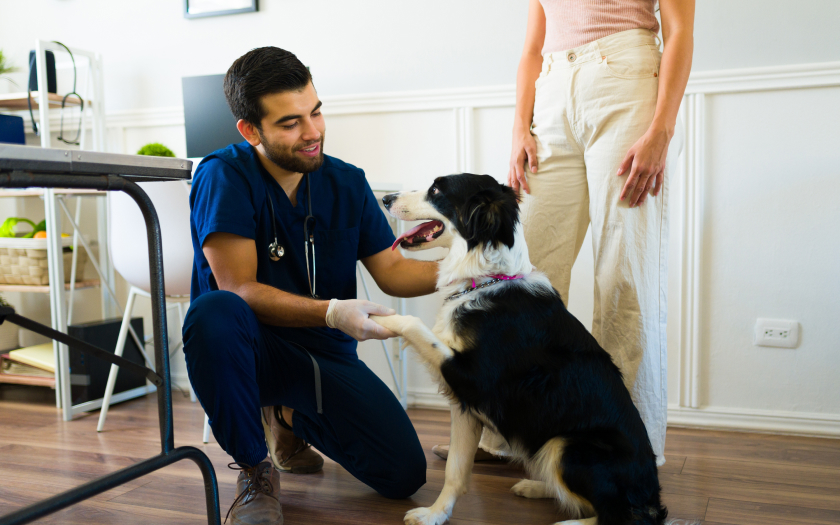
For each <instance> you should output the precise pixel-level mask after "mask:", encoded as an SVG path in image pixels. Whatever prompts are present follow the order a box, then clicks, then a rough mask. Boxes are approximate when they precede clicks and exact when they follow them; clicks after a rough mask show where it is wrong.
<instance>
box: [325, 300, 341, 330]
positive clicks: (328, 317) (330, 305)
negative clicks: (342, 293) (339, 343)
mask: <svg viewBox="0 0 840 525" xmlns="http://www.w3.org/2000/svg"><path fill="white" fill-rule="evenodd" d="M325 302H326V305H327V309H326V311H325V312H324V322H326V323H327V326H328V327H329V328H335V327H336V326H335V308H336V305H337V304H338V299H335V298H333V299H330V300H329V301H325Z"/></svg>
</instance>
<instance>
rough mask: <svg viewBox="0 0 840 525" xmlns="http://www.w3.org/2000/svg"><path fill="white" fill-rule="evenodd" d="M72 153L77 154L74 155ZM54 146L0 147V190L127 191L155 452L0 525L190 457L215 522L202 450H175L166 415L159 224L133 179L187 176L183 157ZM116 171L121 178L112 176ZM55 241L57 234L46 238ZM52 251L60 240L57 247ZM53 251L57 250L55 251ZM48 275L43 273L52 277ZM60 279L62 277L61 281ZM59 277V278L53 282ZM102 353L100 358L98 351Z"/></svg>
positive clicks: (12, 317) (1, 314) (80, 346)
mask: <svg viewBox="0 0 840 525" xmlns="http://www.w3.org/2000/svg"><path fill="white" fill-rule="evenodd" d="M76 155H78V157H76ZM68 157H69V156H67V155H66V154H65V153H64V152H63V151H62V150H50V149H41V148H27V147H21V146H0V187H8V188H31V187H41V188H80V189H95V190H100V191H123V192H125V193H127V194H128V195H129V196H131V197H132V198H133V199H134V201H135V202H136V203H137V205H138V206H139V207H140V210H141V211H142V213H143V218H144V220H145V222H146V232H147V239H148V244H149V269H150V273H151V296H152V297H151V298H152V324H153V332H154V349H155V369H156V370H155V371H152V370H149V369H146V368H144V367H140V366H139V365H135V366H136V368H135V370H134V371H135V372H138V371H139V370H138V369H140V368H142V369H143V371H142V372H141V373H143V374H144V375H145V376H146V377H148V378H149V379H150V380H152V381H153V382H154V383H156V384H158V385H159V386H158V389H157V401H158V417H159V420H160V441H161V453H160V454H158V455H156V456H154V457H151V458H149V459H146V460H143V461H141V462H139V463H136V464H134V465H132V466H130V467H127V468H124V469H121V470H118V471H116V472H113V473H111V474H108V475H106V476H103V477H101V478H99V479H96V480H93V481H90V482H88V483H85V484H83V485H81V486H78V487H76V488H74V489H71V490H69V491H66V492H63V493H61V494H58V495H55V496H53V497H50V498H47V499H44V500H41V501H39V502H37V503H34V504H32V505H29V506H27V507H24V508H22V509H18V510H16V511H14V512H12V513H10V514H7V515H5V516H0V525H13V524H14V525H17V524H22V523H29V522H31V521H34V520H36V519H38V518H41V517H43V516H46V515H48V514H51V513H53V512H56V511H58V510H61V509H63V508H66V507H68V506H70V505H73V504H75V503H78V502H80V501H83V500H85V499H88V498H91V497H93V496H95V495H97V494H100V493H102V492H105V491H107V490H110V489H112V488H114V487H117V486H119V485H122V484H124V483H127V482H129V481H131V480H133V479H136V478H138V477H140V476H144V475H146V474H149V473H151V472H154V471H156V470H159V469H161V468H163V467H166V466H167V465H170V464H172V463H175V462H177V461H180V460H182V459H190V460H192V461H194V462H195V463H196V464H197V465H198V467H199V468H200V469H201V473H202V475H203V477H204V492H205V499H206V504H207V521H208V523H209V524H211V525H212V524H216V525H218V524H219V523H220V519H221V516H220V513H219V489H218V483H217V481H216V472H215V470H214V469H213V464H212V463H211V462H210V459H209V458H208V457H207V455H206V454H204V452H202V451H201V450H199V449H197V448H195V447H189V446H184V447H178V448H175V438H174V428H173V420H172V392H171V382H170V377H169V348H168V347H169V341H168V337H167V333H168V332H167V326H166V302H165V292H164V280H163V251H162V244H161V233H160V223H159V221H158V217H157V212H155V208H154V206H153V205H152V202H151V200H150V199H149V197H148V195H147V194H146V192H144V191H143V189H142V188H140V186H138V185H137V184H136V183H135V181H142V180H148V181H152V180H175V179H188V178H189V177H190V166H191V163H190V162H189V161H185V160H180V159H159V158H149V157H146V158H141V157H137V156H133V155H117V154H108V153H91V152H84V154H83V155H82V154H79V153H78V152H73V157H70V158H68ZM114 173H120V174H121V175H114ZM52 240H53V241H54V242H56V243H60V242H61V239H60V236H52ZM58 249H59V250H60V244H59V246H58ZM59 253H60V252H59ZM54 277H55V276H53V275H51V276H50V279H51V280H52V279H53V278H54ZM62 280H63V279H62ZM58 282H61V281H58ZM2 320H6V321H8V322H12V323H15V324H19V325H20V326H23V327H24V328H27V329H30V330H33V331H36V332H38V333H41V334H43V335H46V336H48V337H51V338H53V339H56V340H60V341H61V342H62V343H64V344H66V345H68V346H69V347H70V348H71V349H73V350H76V351H83V352H86V353H88V354H91V355H94V356H96V357H100V358H103V359H106V360H108V361H111V362H112V363H115V364H119V365H120V366H125V367H126V369H128V368H129V367H128V366H127V365H126V363H128V361H124V360H122V358H118V357H116V356H114V355H113V354H108V353H107V352H105V351H104V350H100V349H96V348H95V347H92V346H91V345H89V344H86V343H84V342H83V341H80V340H77V339H74V338H72V337H70V336H67V335H66V334H63V333H61V332H57V331H55V330H52V329H51V328H49V327H46V326H44V325H41V324H39V323H36V322H34V321H31V320H28V319H26V318H23V317H21V316H18V315H17V314H15V313H14V311H13V310H12V309H11V308H7V309H2V310H0V322H2ZM103 354H104V355H103Z"/></svg>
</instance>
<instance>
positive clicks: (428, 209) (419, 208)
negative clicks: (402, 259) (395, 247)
mask: <svg viewBox="0 0 840 525" xmlns="http://www.w3.org/2000/svg"><path fill="white" fill-rule="evenodd" d="M388 213H389V214H390V215H391V216H392V217H396V218H397V219H400V220H403V221H438V222H440V223H441V224H443V233H441V234H440V235H439V236H438V237H436V238H434V239H432V240H430V241H426V242H421V243H417V244H407V243H402V244H400V247H402V248H403V249H406V250H414V251H417V250H428V249H429V248H449V247H450V246H451V245H452V239H453V237H452V231H453V230H454V228H453V226H452V223H451V222H450V221H449V219H447V218H446V217H444V216H443V215H442V214H441V213H440V212H439V211H437V210H436V209H435V208H434V206H432V205H431V203H429V201H428V200H426V192H425V191H410V192H406V193H398V194H397V197H396V199H395V200H394V201H393V202H392V203H391V206H390V207H389V208H388Z"/></svg>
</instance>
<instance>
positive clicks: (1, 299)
mask: <svg viewBox="0 0 840 525" xmlns="http://www.w3.org/2000/svg"><path fill="white" fill-rule="evenodd" d="M0 306H5V307H7V308H14V307H13V306H12V305H10V304H9V301H7V300H6V298H5V297H3V296H2V295H0Z"/></svg>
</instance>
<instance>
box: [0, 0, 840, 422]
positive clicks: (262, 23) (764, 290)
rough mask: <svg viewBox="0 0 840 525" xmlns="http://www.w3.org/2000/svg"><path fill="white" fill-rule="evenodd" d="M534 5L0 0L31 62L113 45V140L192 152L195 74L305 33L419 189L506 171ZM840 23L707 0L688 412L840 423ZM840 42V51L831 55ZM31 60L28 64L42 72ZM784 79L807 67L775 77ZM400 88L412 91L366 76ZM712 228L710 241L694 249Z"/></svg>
mask: <svg viewBox="0 0 840 525" xmlns="http://www.w3.org/2000/svg"><path fill="white" fill-rule="evenodd" d="M526 4H527V2H524V1H522V2H509V1H502V0H497V1H481V2H479V1H458V2H442V1H439V0H434V1H429V2H424V3H422V4H412V6H413V7H412V6H408V4H403V3H398V2H386V1H384V0H380V1H373V0H368V1H357V2H336V1H332V2H328V1H323V0H310V1H307V2H301V1H298V2H292V1H277V0H274V1H272V0H262V1H261V7H260V9H261V10H260V12H258V13H254V14H245V15H236V16H228V17H219V18H208V19H203V20H186V19H183V18H182V16H181V9H182V5H181V3H180V2H171V1H164V0H150V1H148V2H144V3H142V7H138V4H136V3H124V2H107V1H105V0H99V1H97V0H75V1H72V2H71V1H66V0H31V1H29V2H13V1H12V0H0V48H2V49H3V50H4V51H5V52H6V54H7V55H9V56H10V58H11V59H12V60H13V61H14V62H15V63H17V64H18V65H20V66H24V65H25V63H26V53H27V50H28V49H30V48H31V47H32V41H33V40H34V39H35V38H36V37H38V38H44V39H56V40H60V41H63V42H66V43H68V44H71V45H74V46H78V47H81V48H87V49H93V50H98V51H100V52H101V53H102V54H103V56H104V59H105V86H106V100H105V104H106V109H107V112H108V113H109V136H108V143H109V148H110V149H111V150H112V151H119V152H133V151H136V149H137V148H138V147H139V146H141V145H142V144H144V143H146V142H150V141H161V142H164V143H166V144H168V145H169V146H170V147H171V148H172V149H173V150H174V151H175V152H176V154H178V155H181V156H183V155H184V154H185V140H184V136H183V122H182V117H181V116H180V105H181V91H180V89H181V88H180V78H181V77H182V76H189V75H200V74H210V73H222V72H224V71H225V70H226V69H227V67H228V65H229V64H230V63H231V62H232V61H233V60H234V59H235V58H236V57H238V56H240V55H241V54H242V53H243V52H245V51H247V50H248V49H251V48H253V47H257V46H261V45H278V46H281V47H285V48H287V49H290V50H292V51H295V52H296V53H297V54H298V55H299V56H300V57H301V59H302V60H303V61H304V62H305V63H307V64H308V65H310V66H311V67H312V70H313V74H314V75H315V81H316V85H317V87H318V89H319V93H320V94H321V95H322V97H323V98H324V100H325V102H326V103H325V113H326V114H327V119H328V120H327V122H328V125H329V131H330V141H329V147H328V152H329V153H330V154H333V155H336V156H339V157H342V158H344V159H345V160H347V161H349V162H351V163H354V164H357V165H358V166H360V167H363V168H364V169H365V170H366V171H367V173H368V178H369V179H370V180H373V181H380V182H396V183H400V184H402V185H403V187H405V188H418V187H424V186H426V185H428V184H429V183H430V181H431V180H432V178H434V177H435V176H437V175H440V174H444V173H449V172H453V171H458V170H471V171H477V172H487V173H490V174H493V175H494V176H497V177H499V178H500V177H501V176H502V175H503V173H504V172H505V170H506V165H507V157H508V151H509V150H508V148H509V141H510V138H509V132H510V126H511V122H512V115H513V95H512V88H511V84H512V82H513V80H514V73H515V69H516V65H517V60H518V56H519V52H520V49H521V45H522V41H523V38H524V26H525V16H526ZM421 5H422V7H417V6H421ZM36 16H39V17H40V19H38V22H37V23H36V22H35V20H36ZM838 21H840V3H838V2H834V1H831V0H821V1H818V0H812V1H810V2H805V3H803V2H798V3H793V2H788V1H785V0H749V1H747V0H741V1H732V0H701V1H700V2H698V6H697V24H696V38H695V56H694V67H693V73H692V78H693V82H694V84H693V85H694V86H695V92H697V93H701V94H702V96H703V101H704V102H703V103H704V104H705V106H703V107H704V108H705V109H704V110H702V111H701V112H700V113H699V114H698V115H695V116H694V117H692V118H690V119H688V120H689V122H688V124H689V126H690V129H693V130H695V131H697V132H698V133H700V134H701V136H702V137H703V138H704V139H705V144H704V147H705V150H704V151H705V153H702V155H701V157H702V159H703V160H704V162H703V163H700V164H701V165H700V167H699V168H698V167H697V166H696V165H693V164H689V165H687V166H686V170H685V172H684V174H683V175H681V176H680V177H679V178H677V179H675V180H674V181H672V194H671V195H672V201H671V204H672V207H671V210H672V236H671V254H670V264H671V274H670V278H669V301H670V308H669V312H670V322H669V338H668V340H669V359H668V364H669V385H670V388H669V403H670V404H671V407H672V409H671V414H670V416H669V417H670V418H671V420H672V421H674V422H676V423H679V424H688V425H712V426H723V427H726V426H734V427H740V428H755V429H761V430H774V429H775V430H784V431H790V432H800V433H823V434H834V435H840V386H838V384H837V383H836V381H835V380H834V378H836V377H837V376H838V372H840V369H839V368H838V367H840V358H838V350H840V344H838V343H837V341H838V340H840V326H838V324H837V323H836V322H833V317H834V316H836V313H837V312H838V311H840V309H839V308H838V306H840V304H839V303H838V299H837V297H840V279H838V278H837V277H836V272H835V271H834V270H833V266H836V263H837V261H838V260H840V257H838V255H840V252H838V248H837V246H836V243H833V241H832V239H833V238H836V234H835V232H834V230H835V229H836V228H835V227H834V225H835V224H837V223H838V222H840V211H838V206H837V204H836V201H837V195H840V187H839V186H838V183H837V181H838V180H840V178H838V175H840V173H838V168H837V166H838V165H840V158H838V157H840V140H838V138H837V137H840V129H838V122H837V119H836V118H835V116H836V115H837V114H840V107H838V105H840V104H838V100H840V97H838V95H840V89H838V87H837V86H838V85H840V81H838V82H835V83H831V82H828V84H827V85H828V86H829V87H816V88H814V87H812V88H806V87H803V86H806V85H808V83H809V82H811V83H812V84H813V82H812V81H814V79H818V80H819V79H821V78H824V77H825V75H826V74H827V75H829V76H830V77H831V78H832V79H833V78H836V77H837V66H836V63H837V62H840V32H838V31H836V27H837V23H838ZM59 59H60V61H61V63H60V66H62V65H64V66H66V64H67V62H66V60H63V59H61V57H59ZM824 62H834V63H835V64H834V66H831V67H828V68H827V69H826V68H823V69H819V68H815V67H811V66H810V65H813V64H817V63H824ZM797 64H800V65H803V67H804V69H805V77H800V76H797V74H798V73H796V71H795V69H790V68H788V69H785V68H782V69H781V70H778V69H777V70H768V71H764V72H761V71H751V72H746V73H749V74H748V75H747V76H750V74H752V76H750V78H759V77H760V78H761V79H764V80H761V81H756V83H755V85H752V86H751V87H749V86H748V87H747V88H745V89H741V88H738V89H735V88H733V87H732V86H734V85H735V84H737V82H736V81H735V80H732V79H729V78H728V77H727V75H726V74H725V73H723V72H722V73H721V74H711V75H707V77H706V78H704V77H703V74H698V73H702V72H708V71H720V70H730V69H742V68H756V67H770V66H789V65H797ZM792 71H793V72H792ZM809 71H810V72H811V73H808V72H809ZM820 71H822V73H820ZM825 71H828V73H825ZM66 73H67V72H66V70H65V69H62V73H61V75H62V83H61V84H60V86H65V85H66V82H67V78H68V77H67V76H66ZM809 74H810V76H808V75H809ZM13 78H16V79H17V80H18V82H19V83H22V82H23V80H24V79H25V74H24V73H19V74H17V75H16V76H13ZM775 78H782V79H793V80H790V82H787V81H782V82H781V84H784V85H782V86H776V88H779V87H781V88H780V89H772V90H768V89H769V87H772V86H770V84H772V83H773V82H775V80H772V79H775ZM721 79H728V80H726V81H725V82H722V81H721ZM768 79H770V80H768ZM727 82H728V83H727ZM785 82H787V84H785ZM814 82H816V83H818V84H819V83H820V81H814ZM722 84H725V85H726V86H729V87H728V88H723V89H719V88H720V86H721V85H722ZM823 84H825V82H823ZM499 86H501V87H499ZM716 86H717V87H716ZM4 89H9V88H8V86H6V83H2V82H0V92H2V91H3V90H4ZM430 90H443V91H440V92H437V94H435V96H431V95H430ZM382 92H392V93H398V94H399V96H394V97H389V96H385V95H382V96H365V95H364V94H366V93H367V94H371V93H382ZM469 108H476V109H475V110H471V109H469ZM686 181H687V182H688V184H684V182H686ZM694 181H697V182H696V184H695V182H694ZM695 195H696V196H697V199H698V200H697V203H698V205H697V207H696V209H695V208H694V207H693V204H691V203H692V202H693V201H692V200H691V199H693V198H694V196H695ZM692 221H696V224H697V228H696V229H694V230H690V228H689V226H691V225H692V224H695V222H692ZM692 232H693V233H692ZM693 236H696V238H697V241H698V244H697V246H698V251H697V252H696V253H693V252H691V250H687V248H686V243H687V242H688V241H691V242H693V240H694V237H693ZM692 264H693V266H692ZM591 265H592V254H591V250H590V249H589V247H588V243H587V244H586V245H585V247H584V249H583V250H582V253H581V256H580V258H579V260H578V263H577V264H576V265H575V268H574V270H573V284H572V291H571V304H570V309H571V310H572V311H573V312H574V313H575V314H576V315H578V317H580V318H581V319H582V320H583V321H584V322H585V323H587V324H588V323H590V322H591V309H592V299H591V297H592V270H591ZM692 279H696V282H697V283H698V294H696V303H692V301H694V299H695V295H692V292H691V290H690V289H689V288H690V286H689V285H690V284H691V283H692V282H693V281H692ZM439 301H440V298H439V297H436V296H431V297H427V298H421V299H416V300H411V301H409V310H410V312H411V313H414V314H415V315H419V316H420V317H422V318H423V319H425V320H426V321H427V322H431V321H432V319H433V317H434V314H435V311H436V308H437V305H438V304H439ZM692 304H696V310H694V309H693V307H692V306H691V305H692ZM757 317H771V318H786V319H795V320H798V321H799V322H800V323H801V324H802V341H801V344H800V346H799V348H797V349H795V350H782V349H768V348H761V347H756V346H753V345H752V341H751V337H752V330H753V324H754V322H755V318H757ZM695 335H696V337H694V336H695ZM692 337H694V339H692ZM381 353H382V351H381V347H378V346H377V345H376V343H366V344H363V345H362V346H361V347H360V355H362V357H363V358H364V359H365V360H367V361H368V362H369V363H370V364H371V366H372V367H373V368H374V369H375V370H377V372H378V373H380V374H382V375H383V376H385V375H387V372H386V371H387V367H386V366H385V365H384V361H382V360H381V359H382V358H381ZM174 372H175V374H176V376H177V375H178V374H182V373H183V369H182V368H178V365H175V367H174ZM409 387H410V391H411V393H412V398H411V399H412V400H413V401H414V402H416V403H420V404H435V403H438V402H439V398H437V397H435V395H434V389H433V387H432V385H431V384H430V383H429V382H428V379H427V377H426V375H425V372H424V371H423V370H422V368H420V367H416V366H415V367H412V369H411V374H410V378H409ZM692 392H694V394H692ZM692 396H694V397H692Z"/></svg>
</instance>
